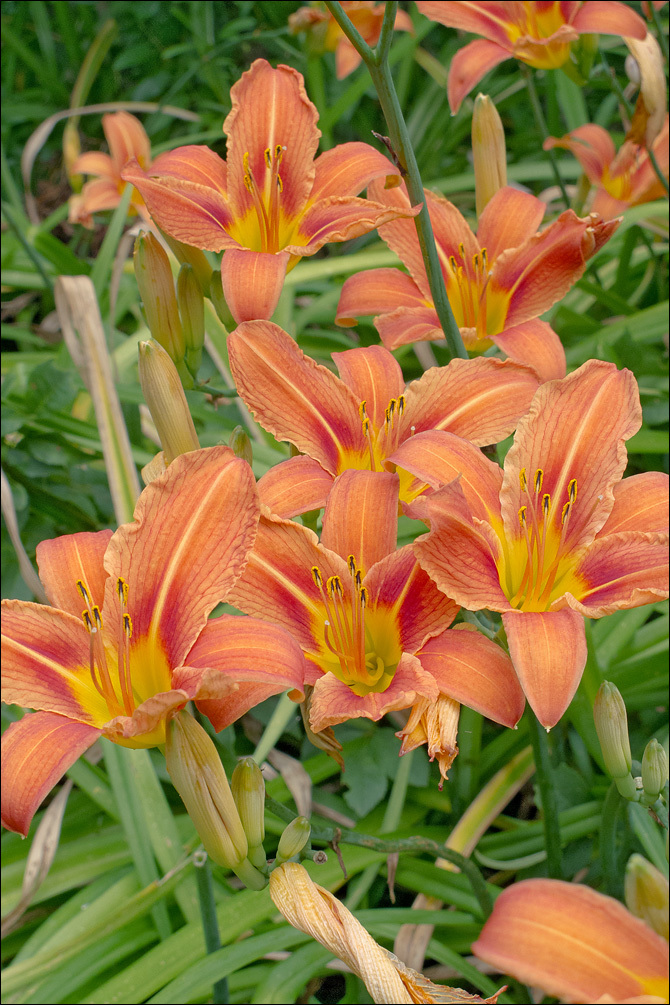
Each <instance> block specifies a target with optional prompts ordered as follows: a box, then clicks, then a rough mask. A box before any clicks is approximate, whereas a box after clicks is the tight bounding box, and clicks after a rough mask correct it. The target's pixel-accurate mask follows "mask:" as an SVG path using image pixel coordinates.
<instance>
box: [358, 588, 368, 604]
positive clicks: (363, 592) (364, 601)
mask: <svg viewBox="0 0 670 1005" xmlns="http://www.w3.org/2000/svg"><path fill="white" fill-rule="evenodd" d="M359 599H360V602H361V607H366V606H367V603H368V599H369V597H368V591H367V589H366V588H365V587H364V586H362V587H361V589H360V593H359Z"/></svg>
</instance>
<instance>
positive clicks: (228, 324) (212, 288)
mask: <svg viewBox="0 0 670 1005" xmlns="http://www.w3.org/2000/svg"><path fill="white" fill-rule="evenodd" d="M209 299H210V300H211V301H212V305H213V307H214V310H215V311H216V314H217V317H218V319H219V321H220V322H221V323H222V324H223V325H224V327H225V328H227V329H228V331H231V330H232V329H233V328H235V327H237V322H236V321H235V318H234V317H233V315H232V314H231V313H230V308H229V307H228V304H227V303H226V298H225V297H224V295H223V284H222V282H221V270H220V269H218V270H217V271H216V272H213V273H212V278H211V280H210V284H209Z"/></svg>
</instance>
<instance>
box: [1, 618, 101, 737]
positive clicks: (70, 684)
mask: <svg viewBox="0 0 670 1005" xmlns="http://www.w3.org/2000/svg"><path fill="white" fill-rule="evenodd" d="M89 638H90V637H89V634H88V632H87V631H86V629H85V627H84V623H83V621H82V620H81V618H75V617H73V616H72V615H71V614H66V613H65V612H64V611H57V610H55V608H53V607H44V606H42V605H41V604H31V603H27V602H25V601H22V600H3V601H2V700H3V701H5V702H7V703H8V704H14V705H22V706H23V707H24V708H36V709H40V710H42V711H47V712H57V713H58V714H59V715H64V716H68V717H69V718H70V719H76V720H77V721H78V722H85V723H88V724H90V725H95V726H101V725H102V724H103V723H104V722H106V721H107V719H108V718H109V712H108V711H107V706H106V704H105V702H104V700H103V699H102V698H101V696H100V695H99V694H98V692H97V691H96V689H95V687H94V685H93V681H92V679H91V673H90V664H89V660H90V654H89Z"/></svg>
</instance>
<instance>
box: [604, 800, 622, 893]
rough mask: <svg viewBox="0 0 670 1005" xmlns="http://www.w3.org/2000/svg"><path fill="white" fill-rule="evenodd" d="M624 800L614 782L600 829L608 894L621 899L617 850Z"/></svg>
mask: <svg viewBox="0 0 670 1005" xmlns="http://www.w3.org/2000/svg"><path fill="white" fill-rule="evenodd" d="M623 806H624V798H623V796H621V795H620V794H619V790H618V789H617V787H616V783H615V782H612V784H611V785H610V787H609V789H608V790H607V795H606V796H605V802H604V803H603V812H602V824H601V827H600V856H601V858H602V862H603V875H604V876H605V883H606V887H607V892H608V893H609V895H610V896H611V897H621V894H622V893H623V882H622V870H621V867H620V863H619V853H618V850H617V830H618V825H619V818H620V816H621V810H622V809H623Z"/></svg>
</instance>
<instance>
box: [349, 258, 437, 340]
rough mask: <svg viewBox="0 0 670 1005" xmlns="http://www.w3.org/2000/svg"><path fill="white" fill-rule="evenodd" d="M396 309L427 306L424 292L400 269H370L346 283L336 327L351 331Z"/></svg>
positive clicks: (351, 277) (359, 273)
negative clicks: (362, 320) (372, 316)
mask: <svg viewBox="0 0 670 1005" xmlns="http://www.w3.org/2000/svg"><path fill="white" fill-rule="evenodd" d="M397 307H410V308H411V307H425V300H424V297H423V294H422V293H421V290H420V289H419V287H418V286H417V285H416V283H415V282H414V280H413V279H412V277H411V276H408V275H407V273H406V272H401V271H400V269H370V270H369V271H368V272H358V273H357V274H356V275H355V276H349V278H348V279H346V280H345V282H344V285H343V287H342V292H341V293H340V300H339V303H338V305H337V316H336V318H335V324H338V325H340V326H341V327H343V328H350V327H352V326H353V325H355V324H356V319H357V318H360V317H366V316H367V315H369V314H388V313H390V311H392V310H395V308H397Z"/></svg>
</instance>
